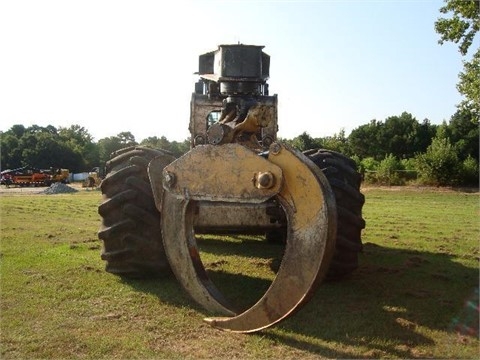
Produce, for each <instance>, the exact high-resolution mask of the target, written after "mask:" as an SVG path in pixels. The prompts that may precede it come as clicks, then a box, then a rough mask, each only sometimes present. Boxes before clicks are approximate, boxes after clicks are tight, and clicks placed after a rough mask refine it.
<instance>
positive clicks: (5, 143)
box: [0, 131, 22, 170]
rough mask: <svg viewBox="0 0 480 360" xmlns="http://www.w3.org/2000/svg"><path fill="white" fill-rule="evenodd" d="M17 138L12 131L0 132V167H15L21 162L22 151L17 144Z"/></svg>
mask: <svg viewBox="0 0 480 360" xmlns="http://www.w3.org/2000/svg"><path fill="white" fill-rule="evenodd" d="M19 141H20V140H19V138H18V137H17V136H16V135H15V132H13V131H7V132H5V133H3V134H1V139H0V148H1V149H2V150H1V151H0V153H1V169H2V170H6V169H15V168H19V167H20V166H21V164H22V152H21V149H20V148H19V146H18V143H19Z"/></svg>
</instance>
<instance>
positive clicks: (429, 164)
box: [415, 137, 461, 186]
mask: <svg viewBox="0 0 480 360" xmlns="http://www.w3.org/2000/svg"><path fill="white" fill-rule="evenodd" d="M415 159H416V163H417V170H418V172H419V175H420V179H421V181H423V182H424V183H426V184H430V185H437V186H443V185H454V184H455V183H457V182H458V178H459V173H460V170H461V165H460V164H461V163H460V161H459V159H458V154H457V151H456V149H455V147H454V146H453V145H452V144H451V143H450V140H449V139H448V138H442V137H435V138H434V139H433V140H432V144H431V145H430V146H429V147H428V149H427V151H426V152H425V153H424V154H419V155H417V157H416V158H415Z"/></svg>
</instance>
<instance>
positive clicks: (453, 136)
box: [446, 110, 480, 161]
mask: <svg viewBox="0 0 480 360" xmlns="http://www.w3.org/2000/svg"><path fill="white" fill-rule="evenodd" d="M447 129H448V130H446V131H447V133H448V137H449V139H450V141H451V142H452V144H454V145H455V146H456V147H457V149H458V156H459V158H460V159H461V160H462V161H463V160H465V159H466V158H467V157H472V158H474V159H476V160H477V161H478V158H479V156H478V155H479V154H478V149H479V146H480V144H479V137H480V133H479V129H478V122H476V121H474V119H473V114H472V113H471V112H470V111H468V110H458V111H457V112H456V113H455V114H454V115H453V116H452V117H451V118H450V122H449V123H448V126H447Z"/></svg>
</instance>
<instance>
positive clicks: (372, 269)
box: [128, 239, 479, 358]
mask: <svg viewBox="0 0 480 360" xmlns="http://www.w3.org/2000/svg"><path fill="white" fill-rule="evenodd" d="M247 245H248V246H247ZM200 247H201V249H202V251H205V252H209V253H213V254H216V255H218V256H219V257H221V256H222V255H227V254H232V253H235V254H236V255H240V256H246V257H250V256H256V257H259V254H262V255H261V258H264V259H267V258H269V257H273V258H275V257H277V258H278V257H281V255H282V253H283V247H282V246H278V245H272V244H268V243H266V242H251V243H249V244H247V243H246V242H242V241H240V242H222V241H217V240H212V239H210V240H209V241H208V242H205V243H204V244H201V246H200ZM265 254H267V255H265ZM264 264H265V263H264ZM207 268H208V266H207ZM209 276H210V278H211V279H212V281H214V283H215V284H216V285H217V286H218V287H219V289H220V290H221V291H222V292H223V293H224V294H225V295H226V296H227V297H228V299H229V300H232V303H234V305H236V306H237V308H241V309H245V308H248V307H250V306H251V305H253V303H254V302H255V301H256V300H257V299H259V298H260V297H261V296H262V295H263V293H264V292H265V291H266V290H267V288H268V286H269V285H270V281H268V280H265V279H261V278H257V277H252V276H248V275H244V274H232V273H228V272H224V271H220V270H216V269H214V268H213V269H210V270H209ZM478 282H479V273H478V271H477V270H475V269H472V268H468V267H465V266H463V265H462V264H460V263H459V262H457V261H455V259H454V257H453V256H451V255H449V254H438V253H430V252H422V251H409V250H400V249H393V248H386V247H381V246H378V245H375V244H371V243H367V244H365V246H364V252H363V253H362V254H361V255H360V267H359V268H358V269H357V271H355V272H354V273H353V274H352V275H351V276H350V277H349V278H347V279H344V280H343V281H339V282H326V283H324V284H322V285H321V286H320V288H319V289H318V290H317V292H316V294H315V296H314V297H313V298H312V299H311V300H310V302H309V303H308V304H306V305H305V306H304V307H303V308H302V309H301V310H300V311H299V312H298V313H296V314H295V315H294V316H292V317H290V318H288V319H287V320H285V321H283V322H282V323H280V324H278V325H277V326H276V327H274V328H271V329H269V330H265V331H263V332H262V333H261V336H262V337H266V338H269V339H271V340H272V341H274V342H279V343H283V344H285V345H288V346H292V347H296V348H299V349H302V350H304V351H308V352H311V353H313V354H318V355H321V356H324V357H329V358H332V357H333V358H352V357H355V356H357V357H365V356H367V357H379V356H381V357H383V356H395V357H401V358H412V357H416V356H414V354H412V353H411V349H412V348H414V347H419V346H420V347H422V346H432V345H433V344H434V342H435V339H433V338H432V337H431V336H430V335H428V334H429V333H430V331H432V330H440V331H459V329H460V330H467V331H468V329H471V330H472V333H471V334H470V335H474V336H477V337H478V291H477V293H476V296H477V298H476V299H473V301H474V302H475V301H476V309H475V308H474V309H473V310H472V311H470V312H468V311H466V310H465V309H466V308H465V304H466V301H467V300H469V298H470V299H471V296H472V294H473V292H474V291H475V288H477V289H478ZM128 283H129V284H130V285H131V286H132V287H134V288H135V289H136V290H138V291H148V292H154V293H155V294H156V295H157V296H158V297H159V298H160V299H162V301H166V302H169V303H172V304H174V305H178V306H190V307H192V308H195V309H197V310H199V311H200V312H204V310H203V309H201V308H200V307H199V306H197V305H196V304H194V303H193V301H191V300H190V299H189V298H188V296H187V295H186V294H185V293H184V292H183V291H182V290H181V289H180V287H179V286H178V284H177V283H176V282H175V280H174V279H172V278H169V279H166V281H165V282H164V283H163V285H162V287H158V282H155V284H156V285H154V283H150V281H148V282H146V283H145V282H142V281H135V280H130V281H128ZM462 326H463V328H461V327H462ZM419 330H421V331H419ZM424 334H427V335H424ZM299 335H300V336H299ZM432 336H433V335H432ZM327 344H330V345H331V346H332V347H329V346H327ZM348 346H351V347H359V346H361V347H362V348H363V349H367V350H365V351H362V352H361V354H363V355H361V354H360V353H358V355H355V353H352V351H347V350H345V351H343V350H339V349H346V347H348ZM350 350H351V349H350ZM365 354H367V355H365Z"/></svg>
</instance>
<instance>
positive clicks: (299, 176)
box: [148, 143, 337, 333]
mask: <svg viewBox="0 0 480 360" xmlns="http://www.w3.org/2000/svg"><path fill="white" fill-rule="evenodd" d="M148 171H149V177H150V181H151V184H152V189H153V192H154V196H155V203H156V206H157V208H158V210H159V211H160V213H161V214H162V216H161V223H162V236H163V243H164V248H165V252H166V255H167V258H168V260H169V263H170V265H171V268H172V271H173V272H174V274H175V276H176V277H177V279H178V281H179V282H180V283H181V285H182V286H183V288H184V289H185V290H186V291H187V292H188V293H189V294H190V296H191V297H192V298H193V299H194V300H195V301H196V302H198V303H199V304H200V305H202V306H203V307H204V308H205V309H207V310H208V311H211V312H212V313H214V314H219V315H222V316H224V317H211V318H206V319H205V321H206V322H207V323H209V324H210V325H212V326H214V327H216V328H219V329H223V330H228V331H234V332H244V333H248V332H255V331H259V330H261V329H265V328H267V327H269V326H271V325H273V324H276V323H278V322H279V321H281V320H283V319H285V318H287V317H288V316H289V315H291V314H292V313H294V312H295V311H296V310H298V309H299V308H300V307H301V306H302V305H303V304H305V303H306V302H307V301H308V300H309V298H310V297H311V295H312V294H313V292H314V290H315V289H316V288H317V286H318V285H319V283H320V282H321V280H322V279H323V277H324V275H325V274H326V272H327V270H328V267H329V264H330V261H331V258H332V256H333V252H334V249H335V239H336V229H337V223H336V221H337V219H336V214H337V212H336V208H335V206H336V205H335V198H334V195H333V192H332V190H331V188H330V185H329V184H328V181H327V179H326V178H325V176H324V175H323V173H322V172H321V171H320V170H319V169H318V167H317V166H316V165H315V164H313V163H312V162H311V161H310V160H309V159H308V158H307V157H305V156H304V155H303V154H301V153H300V152H298V151H296V150H294V149H292V148H290V147H288V146H286V145H283V144H280V143H273V144H272V145H271V146H270V149H269V152H268V156H266V157H264V156H260V155H259V154H257V153H255V152H254V151H252V150H249V149H248V148H246V147H244V146H242V145H239V144H235V143H232V144H224V145H220V146H213V145H203V146H197V147H195V148H193V149H192V150H191V151H190V152H188V153H187V154H186V155H184V156H183V157H181V158H179V159H177V160H176V161H174V162H173V163H171V164H169V165H168V166H166V167H164V163H162V162H161V159H159V160H158V162H157V160H155V159H154V160H152V161H151V163H150V165H149V169H148ZM274 199H275V200H276V201H277V202H278V203H279V204H280V205H281V207H282V209H283V211H284V212H285V215H286V219H287V241H286V247H285V253H284V256H283V259H282V262H281V265H280V268H279V270H278V272H277V275H276V277H275V279H274V280H273V282H272V283H271V285H270V287H269V288H268V290H267V291H266V293H265V294H264V295H263V296H262V297H261V298H260V299H259V300H258V302H257V303H256V304H254V305H253V306H252V307H251V308H250V309H248V310H246V311H244V312H242V313H240V314H237V312H236V310H235V309H234V308H233V307H232V306H231V305H230V304H229V303H228V302H227V301H226V300H225V298H224V296H223V295H222V294H221V293H220V291H219V290H218V289H217V288H216V286H215V284H214V283H213V282H212V281H211V280H210V279H209V277H208V274H207V271H206V270H205V268H204V266H203V263H202V261H201V258H200V253H199V249H198V247H197V243H196V239H195V229H194V227H195V226H194V223H195V221H194V218H195V211H196V209H198V206H201V204H202V203H213V204H215V203H222V204H225V203H232V204H237V205H242V204H244V205H247V206H248V205H252V204H259V205H260V204H262V203H265V202H268V201H272V200H274Z"/></svg>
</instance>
